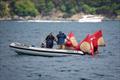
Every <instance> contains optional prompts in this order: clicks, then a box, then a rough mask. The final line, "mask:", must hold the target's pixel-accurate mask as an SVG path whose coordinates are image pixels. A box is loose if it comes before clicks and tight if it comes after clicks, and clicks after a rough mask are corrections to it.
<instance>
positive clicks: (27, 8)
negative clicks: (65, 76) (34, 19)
mask: <svg viewBox="0 0 120 80" xmlns="http://www.w3.org/2000/svg"><path fill="white" fill-rule="evenodd" d="M14 13H15V14H16V15H18V16H36V15H38V10H37V9H36V8H35V5H34V3H33V2H31V0H18V1H15V2H14Z"/></svg>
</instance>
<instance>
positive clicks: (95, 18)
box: [0, 14, 120, 22]
mask: <svg viewBox="0 0 120 80" xmlns="http://www.w3.org/2000/svg"><path fill="white" fill-rule="evenodd" d="M111 20H112V21H119V20H120V16H119V17H118V18H108V17H104V16H101V15H90V14H88V15H85V14H75V15H73V16H71V17H68V18H63V17H62V16H60V17H59V16H53V15H52V16H36V17H31V16H26V17H19V16H13V17H4V18H0V21H19V22H20V21H21V22H24V21H25V22H74V21H75V22H102V21H111Z"/></svg>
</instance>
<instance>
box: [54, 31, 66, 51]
mask: <svg viewBox="0 0 120 80" xmlns="http://www.w3.org/2000/svg"><path fill="white" fill-rule="evenodd" d="M56 37H57V40H58V41H57V44H58V47H59V49H64V48H65V45H64V44H65V39H66V35H65V34H64V33H63V32H62V31H59V34H58V35H57V36H56Z"/></svg>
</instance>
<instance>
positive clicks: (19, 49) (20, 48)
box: [9, 42, 84, 56]
mask: <svg viewBox="0 0 120 80" xmlns="http://www.w3.org/2000/svg"><path fill="white" fill-rule="evenodd" d="M9 46H10V47H11V48H12V49H13V50H14V51H15V52H16V53H18V54H25V55H35V56H67V55H83V54H84V53H83V52H82V51H76V50H63V49H49V48H41V47H35V46H32V45H25V44H21V43H18V42H13V43H11V44H10V45H9Z"/></svg>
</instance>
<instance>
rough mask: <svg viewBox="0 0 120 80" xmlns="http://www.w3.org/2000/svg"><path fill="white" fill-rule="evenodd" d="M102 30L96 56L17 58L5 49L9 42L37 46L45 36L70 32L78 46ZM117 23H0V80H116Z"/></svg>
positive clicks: (119, 71)
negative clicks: (83, 40) (101, 38)
mask: <svg viewBox="0 0 120 80" xmlns="http://www.w3.org/2000/svg"><path fill="white" fill-rule="evenodd" d="M98 29H102V30H103V34H104V38H105V42H106V45H107V46H106V47H100V48H99V52H100V53H99V54H97V55H95V56H94V57H91V56H89V55H83V56H81V55H73V56H66V57H41V56H28V55H18V54H16V53H15V52H14V51H12V50H11V49H10V48H9V44H10V43H11V42H21V43H26V44H33V45H36V46H39V45H40V42H42V41H44V38H45V36H46V35H47V34H48V33H49V32H54V35H56V34H57V33H58V31H60V30H61V31H63V32H65V33H66V34H67V33H68V32H70V31H73V32H74V34H75V36H76V38H77V40H78V42H79V41H81V40H82V39H83V38H84V37H85V36H86V34H87V33H90V34H92V33H93V32H95V31H96V30H98ZM119 44H120V22H119V21H105V22H102V23H77V22H66V23H65V22H61V23H44V22H43V23H42V22H40V23H36V22H15V21H0V80H119V79H120V45H119Z"/></svg>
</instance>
